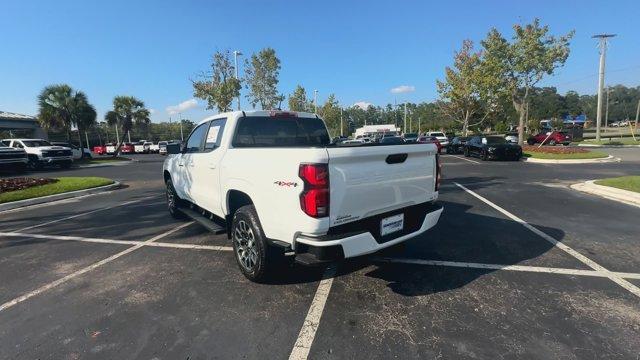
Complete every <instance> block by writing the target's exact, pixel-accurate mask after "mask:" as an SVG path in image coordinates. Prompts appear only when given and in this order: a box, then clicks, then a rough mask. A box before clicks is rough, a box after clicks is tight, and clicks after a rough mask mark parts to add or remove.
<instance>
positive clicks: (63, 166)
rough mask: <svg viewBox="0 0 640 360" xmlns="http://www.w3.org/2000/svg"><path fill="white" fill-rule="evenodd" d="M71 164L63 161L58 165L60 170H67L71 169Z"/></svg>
mask: <svg viewBox="0 0 640 360" xmlns="http://www.w3.org/2000/svg"><path fill="white" fill-rule="evenodd" d="M71 164H73V162H72V161H63V162H61V163H60V168H62V169H68V168H70V167H71Z"/></svg>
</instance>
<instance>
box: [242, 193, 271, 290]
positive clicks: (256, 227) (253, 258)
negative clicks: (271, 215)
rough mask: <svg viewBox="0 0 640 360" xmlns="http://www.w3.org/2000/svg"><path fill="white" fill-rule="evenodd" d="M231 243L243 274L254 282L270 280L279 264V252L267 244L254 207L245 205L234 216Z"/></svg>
mask: <svg viewBox="0 0 640 360" xmlns="http://www.w3.org/2000/svg"><path fill="white" fill-rule="evenodd" d="M231 241H232V242H233V253H234V255H235V258H236V262H237V263H238V267H240V271H241V272H242V274H243V275H244V276H245V277H246V278H247V279H249V280H250V281H253V282H264V281H265V280H268V279H269V276H270V275H271V274H270V271H271V270H272V269H273V268H274V267H275V266H276V265H277V264H278V263H279V262H278V252H277V249H274V248H273V247H272V246H270V245H269V244H268V243H267V238H266V236H265V235H264V232H263V231H262V226H261V225H260V220H259V219H258V214H257V213H256V208H255V207H254V206H253V205H245V206H243V207H241V208H240V209H238V210H237V211H236V212H235V213H234V214H233V221H232V223H231Z"/></svg>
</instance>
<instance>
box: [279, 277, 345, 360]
mask: <svg viewBox="0 0 640 360" xmlns="http://www.w3.org/2000/svg"><path fill="white" fill-rule="evenodd" d="M335 274H336V270H335V268H333V267H329V268H327V269H326V270H325V272H324V274H323V276H322V280H321V281H320V285H318V290H316V295H315V296H314V297H313V301H311V306H310V307H309V312H307V317H306V318H305V319H304V323H303V324H302V329H300V333H299V334H298V339H297V340H296V343H295V344H294V345H293V350H291V355H289V360H306V359H307V357H309V350H311V345H312V344H313V339H314V338H315V337H316V331H318V325H320V318H321V317H322V312H323V311H324V305H325V304H326V302H327V298H328V297H329V292H330V291H331V285H332V284H333V277H334V276H335Z"/></svg>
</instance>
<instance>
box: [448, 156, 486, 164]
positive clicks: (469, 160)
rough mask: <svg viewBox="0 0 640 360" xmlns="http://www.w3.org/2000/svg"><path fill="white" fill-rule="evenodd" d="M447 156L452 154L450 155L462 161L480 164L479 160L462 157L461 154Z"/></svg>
mask: <svg viewBox="0 0 640 360" xmlns="http://www.w3.org/2000/svg"><path fill="white" fill-rule="evenodd" d="M449 156H452V157H454V158H456V159H462V160H464V161H468V162H472V163H474V164H480V162H479V161H475V160H471V159H467V158H466V157H462V156H458V155H449Z"/></svg>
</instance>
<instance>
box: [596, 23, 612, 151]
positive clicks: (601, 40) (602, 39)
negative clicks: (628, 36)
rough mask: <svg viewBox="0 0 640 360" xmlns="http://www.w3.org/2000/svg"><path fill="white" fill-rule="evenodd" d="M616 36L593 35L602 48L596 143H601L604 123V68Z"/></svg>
mask: <svg viewBox="0 0 640 360" xmlns="http://www.w3.org/2000/svg"><path fill="white" fill-rule="evenodd" d="M614 36H616V35H615V34H599V35H593V36H592V38H594V39H598V41H599V44H598V47H599V48H600V70H599V72H598V112H597V116H596V141H600V125H601V122H602V95H603V94H602V93H603V92H604V68H605V59H606V57H607V43H608V42H609V38H612V37H614Z"/></svg>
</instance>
